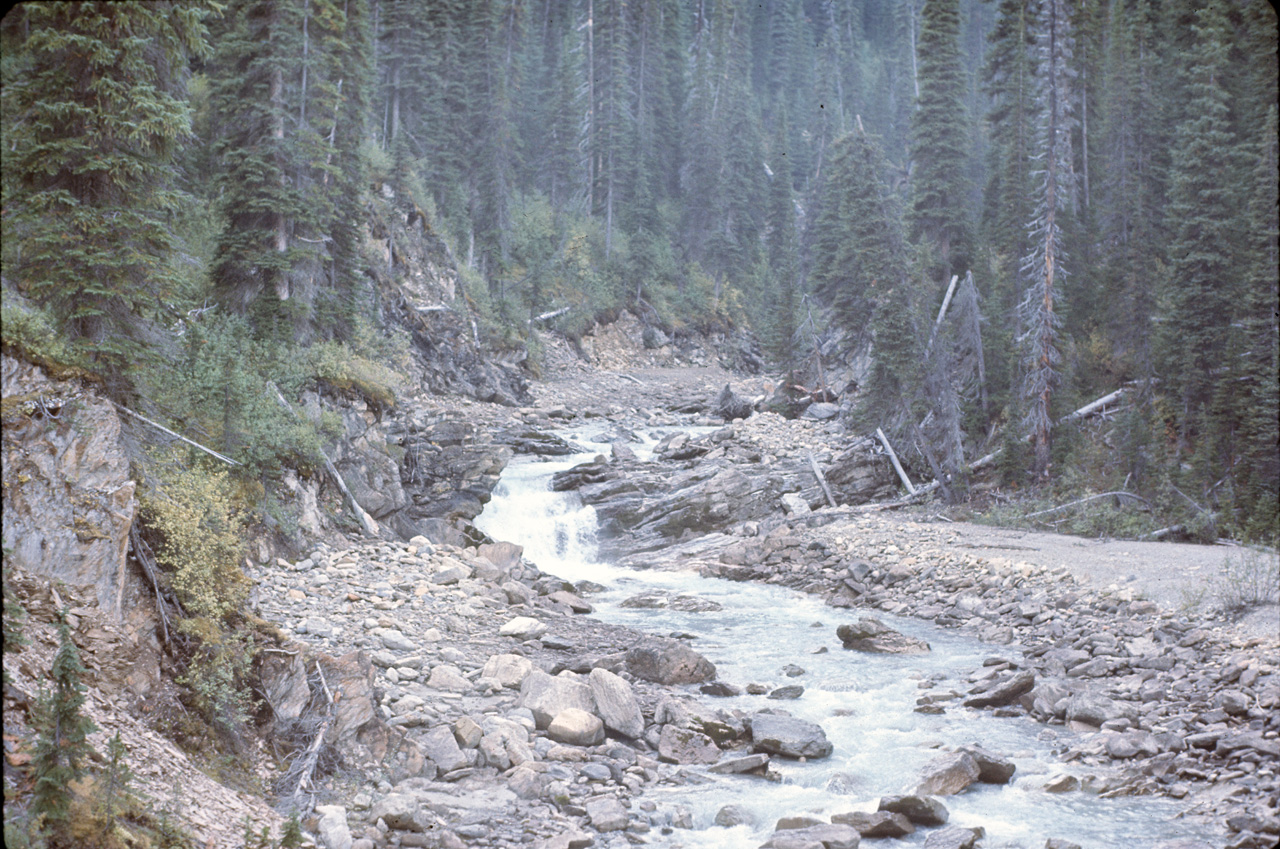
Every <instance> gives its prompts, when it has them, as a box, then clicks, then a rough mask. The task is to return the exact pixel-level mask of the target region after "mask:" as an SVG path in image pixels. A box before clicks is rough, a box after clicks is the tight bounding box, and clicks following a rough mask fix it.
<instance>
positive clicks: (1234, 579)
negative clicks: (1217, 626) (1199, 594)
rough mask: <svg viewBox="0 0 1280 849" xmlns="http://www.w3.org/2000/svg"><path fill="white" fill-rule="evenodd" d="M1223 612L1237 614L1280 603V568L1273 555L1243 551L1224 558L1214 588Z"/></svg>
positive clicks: (1261, 550) (1256, 549) (1256, 551)
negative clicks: (1264, 605) (1256, 607)
mask: <svg viewBox="0 0 1280 849" xmlns="http://www.w3.org/2000/svg"><path fill="white" fill-rule="evenodd" d="M1213 589H1214V595H1215V596H1216V597H1217V599H1218V603H1219V604H1220V605H1222V609H1223V610H1225V611H1226V612H1228V613H1238V612H1240V611H1243V610H1246V609H1248V608H1250V607H1254V606H1256V605H1260V604H1276V603H1280V568H1277V563H1276V554H1275V552H1274V551H1268V550H1267V549H1264V548H1252V547H1251V548H1245V549H1242V550H1241V552H1240V554H1239V555H1238V556H1232V555H1227V556H1226V557H1225V558H1223V561H1222V568H1221V569H1220V570H1219V572H1218V577H1217V580H1215V581H1214V585H1213Z"/></svg>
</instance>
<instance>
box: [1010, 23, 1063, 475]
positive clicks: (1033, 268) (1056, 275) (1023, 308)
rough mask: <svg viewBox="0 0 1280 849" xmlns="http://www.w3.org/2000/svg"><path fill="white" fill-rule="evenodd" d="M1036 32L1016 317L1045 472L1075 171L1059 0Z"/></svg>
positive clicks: (1035, 443) (1029, 420) (1040, 468)
mask: <svg viewBox="0 0 1280 849" xmlns="http://www.w3.org/2000/svg"><path fill="white" fill-rule="evenodd" d="M1035 29H1036V66H1037V67H1036V78H1037V83H1038V85H1037V89H1036V108H1037V113H1038V115H1037V117H1038V126H1037V131H1038V132H1037V137H1036V155H1037V159H1038V160H1039V162H1040V167H1041V168H1042V169H1043V170H1041V171H1040V172H1039V177H1040V187H1039V191H1038V193H1037V194H1038V196H1037V205H1036V209H1035V213H1034V217H1033V218H1032V219H1031V221H1030V223H1029V225H1028V228H1027V229H1028V235H1029V239H1030V241H1031V252H1030V253H1029V254H1027V256H1026V257H1025V258H1024V259H1023V262H1022V270H1023V274H1024V275H1025V276H1026V280H1027V284H1028V285H1027V288H1026V290H1025V291H1026V294H1025V295H1024V297H1023V300H1022V303H1021V304H1020V305H1019V307H1018V312H1019V317H1020V319H1021V322H1020V327H1021V336H1020V337H1019V340H1018V341H1019V343H1020V345H1021V352H1022V365H1023V383H1022V397H1023V399H1024V401H1025V403H1026V406H1027V412H1026V417H1025V419H1024V425H1025V426H1026V427H1027V428H1028V429H1029V430H1030V431H1031V444H1032V449H1033V451H1034V454H1035V471H1036V473H1037V474H1040V475H1047V474H1048V471H1049V449H1050V433H1051V430H1052V422H1053V417H1052V410H1051V406H1050V402H1051V399H1052V396H1053V393H1054V391H1055V389H1056V387H1057V384H1058V381H1059V363H1060V361H1061V352H1060V345H1061V340H1060V338H1059V328H1060V327H1061V324H1062V319H1061V316H1060V311H1061V301H1062V293H1061V289H1062V285H1061V284H1062V279H1063V278H1064V277H1065V276H1066V275H1065V269H1064V268H1063V262H1062V261H1063V259H1064V258H1065V254H1064V251H1063V247H1062V226H1061V222H1060V217H1062V216H1065V214H1066V213H1067V212H1068V211H1069V210H1070V209H1071V206H1072V200H1073V197H1074V188H1075V185H1074V184H1075V174H1074V171H1073V170H1072V156H1071V133H1072V130H1073V129H1074V119H1073V115H1072V93H1071V91H1072V90H1071V76H1072V72H1071V66H1070V62H1071V55H1072V35H1071V22H1070V20H1069V18H1068V16H1067V14H1066V6H1065V4H1064V3H1063V0H1041V2H1040V5H1039V9H1038V14H1037V18H1036V22H1035Z"/></svg>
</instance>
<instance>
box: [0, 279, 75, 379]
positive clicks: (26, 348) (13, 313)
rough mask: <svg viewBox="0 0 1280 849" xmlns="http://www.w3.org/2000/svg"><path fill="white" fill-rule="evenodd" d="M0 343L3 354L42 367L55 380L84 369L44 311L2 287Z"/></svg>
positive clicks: (46, 311)
mask: <svg viewBox="0 0 1280 849" xmlns="http://www.w3.org/2000/svg"><path fill="white" fill-rule="evenodd" d="M0 298H3V302H2V304H0V311H2V314H0V340H2V341H3V345H4V350H5V351H6V352H12V353H14V354H16V355H17V356H19V357H22V358H23V359H27V360H30V361H31V362H33V363H36V364H37V365H39V366H42V367H43V368H45V370H47V371H48V372H49V373H50V374H52V375H54V376H55V377H59V376H63V375H68V374H74V373H75V372H77V371H80V370H81V369H82V368H83V366H84V365H85V361H84V359H83V358H82V357H81V356H80V354H79V352H77V351H76V350H74V349H73V348H72V347H71V346H70V345H68V344H67V340H66V337H65V336H64V335H63V334H62V333H61V332H60V331H59V330H58V329H57V327H56V326H55V325H56V319H55V318H54V317H53V316H52V315H51V314H50V313H49V311H48V310H46V309H43V308H40V307H37V306H35V305H33V304H31V303H30V302H28V301H27V299H25V298H23V297H22V296H21V295H19V294H18V293H17V292H12V291H10V290H9V288H8V287H5V288H4V290H3V291H2V292H0Z"/></svg>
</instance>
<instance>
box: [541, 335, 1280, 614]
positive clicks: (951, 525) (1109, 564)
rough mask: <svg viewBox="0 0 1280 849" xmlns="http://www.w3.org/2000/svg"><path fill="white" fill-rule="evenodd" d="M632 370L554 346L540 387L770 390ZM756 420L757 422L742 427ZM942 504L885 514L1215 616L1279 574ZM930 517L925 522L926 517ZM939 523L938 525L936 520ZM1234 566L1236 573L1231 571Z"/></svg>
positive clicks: (586, 393)
mask: <svg viewBox="0 0 1280 849" xmlns="http://www.w3.org/2000/svg"><path fill="white" fill-rule="evenodd" d="M634 354H635V356H634V357H633V359H632V364H633V365H634V367H633V368H629V369H626V370H614V371H610V370H601V369H595V368H592V367H590V366H588V365H586V364H584V363H582V361H581V360H579V359H578V358H577V357H575V356H574V355H573V353H572V352H571V351H569V350H568V349H567V348H565V347H563V346H560V347H555V346H550V347H549V349H548V354H547V368H546V370H545V372H544V374H545V376H546V378H545V379H544V380H542V381H540V382H539V383H538V384H536V386H535V390H534V391H535V395H536V396H537V398H538V406H540V407H542V406H559V405H563V406H565V407H568V408H570V409H573V410H578V411H582V410H594V411H597V412H599V413H601V414H609V413H612V414H613V415H615V416H617V415H625V414H626V413H627V412H630V411H635V410H643V409H646V408H649V409H652V408H659V407H665V406H668V405H672V404H676V403H680V402H686V401H690V400H699V399H702V400H707V399H710V398H711V397H713V396H714V394H715V393H716V392H718V391H719V390H720V389H721V388H723V387H724V385H725V384H726V383H729V384H731V385H732V386H733V388H734V390H735V391H736V392H738V393H739V394H741V395H744V396H747V397H752V396H756V395H760V394H764V393H765V392H767V391H769V390H770V389H771V388H772V385H771V384H770V381H769V379H767V378H764V377H742V376H740V375H734V374H731V373H730V372H728V371H725V370H724V369H722V368H719V367H717V366H701V367H675V368H659V367H655V366H654V365H653V364H652V363H651V362H650V361H649V358H646V357H645V356H644V352H643V351H642V350H641V351H637V352H634ZM743 426H744V427H745V428H747V429H750V428H751V421H750V420H748V421H747V422H745V423H744V425H743ZM937 514H938V511H937V510H936V509H928V508H925V509H923V510H916V511H914V512H911V513H907V512H890V511H886V512H885V513H882V514H880V515H881V516H882V517H883V518H884V519H885V520H886V521H890V522H897V523H898V525H899V532H900V533H901V534H902V535H903V536H904V539H906V538H909V537H910V536H911V535H912V534H913V533H917V532H918V530H919V529H920V528H921V527H922V526H923V527H928V526H932V527H933V528H937V527H938V526H939V525H942V524H945V527H946V529H947V531H948V532H949V534H950V535H952V536H954V537H955V538H956V539H957V542H955V543H953V544H954V545H957V546H960V547H962V548H965V549H971V550H972V553H973V554H974V555H976V556H978V557H983V558H988V559H990V558H1005V559H1009V560H1013V561H1026V562H1030V563H1034V564H1036V565H1039V566H1045V567H1047V568H1049V569H1057V568H1066V569H1067V570H1069V571H1070V572H1071V574H1072V575H1074V576H1075V577H1076V579H1077V580H1079V581H1081V582H1084V583H1087V584H1089V585H1092V586H1094V587H1096V588H1100V589H1106V588H1111V587H1114V588H1116V589H1117V590H1125V589H1127V590H1129V591H1130V592H1131V593H1132V594H1133V597H1134V598H1135V599H1149V600H1151V601H1154V602H1155V603H1156V604H1158V605H1159V606H1160V607H1161V608H1164V609H1166V610H1170V611H1175V612H1178V611H1181V612H1185V613H1187V614H1188V615H1192V616H1199V617H1204V616H1206V615H1211V614H1212V613H1213V610H1214V608H1215V607H1217V606H1219V604H1220V601H1221V598H1222V596H1223V595H1224V594H1226V595H1230V594H1232V593H1235V592H1240V591H1241V587H1240V586H1239V583H1240V577H1239V576H1240V573H1241V572H1242V571H1247V570H1248V569H1252V570H1270V575H1271V576H1272V580H1273V581H1274V579H1275V578H1274V576H1275V575H1277V573H1280V561H1278V560H1277V557H1276V555H1275V553H1274V552H1272V553H1271V554H1270V555H1269V556H1267V555H1260V554H1258V553H1256V552H1252V551H1250V550H1248V549H1243V548H1237V547H1231V546H1207V545H1192V544H1188V543H1175V542H1138V541H1133V540H1112V539H1106V540H1103V539H1087V538H1083V537H1074V536H1067V535H1063V534H1052V533H1043V532H1038V531H1029V530H1021V529H1015V528H1001V527H994V526H990V525H981V524H974V523H970V522H948V521H946V520H945V519H942V518H938V515H937ZM922 522H923V523H926V524H924V525H922ZM935 523H937V524H935ZM1228 564H1230V570H1229V571H1231V572H1233V573H1235V574H1236V577H1235V578H1228V577H1226V576H1225V575H1224V570H1225V568H1226V566H1227V565H1228ZM1233 624H1235V625H1236V626H1237V627H1239V628H1240V629H1241V630H1242V631H1243V632H1244V633H1245V634H1246V635H1248V636H1262V637H1272V638H1276V637H1280V605H1276V604H1269V605H1263V606H1260V607H1254V608H1252V609H1250V610H1249V611H1247V612H1246V613H1245V615H1243V616H1240V617H1238V618H1236V619H1234V622H1233Z"/></svg>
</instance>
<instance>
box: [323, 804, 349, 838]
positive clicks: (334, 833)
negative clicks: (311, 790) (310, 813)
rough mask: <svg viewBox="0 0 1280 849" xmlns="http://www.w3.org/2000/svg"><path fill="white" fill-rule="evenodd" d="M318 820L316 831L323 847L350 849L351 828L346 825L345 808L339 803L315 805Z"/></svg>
mask: <svg viewBox="0 0 1280 849" xmlns="http://www.w3.org/2000/svg"><path fill="white" fill-rule="evenodd" d="M316 813H317V814H319V815H320V822H319V823H317V824H316V831H317V832H318V833H319V835H320V845H321V846H322V847H324V849H351V829H350V828H348V827H347V809H346V808H344V807H342V806H341V805H316Z"/></svg>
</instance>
